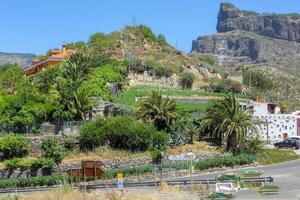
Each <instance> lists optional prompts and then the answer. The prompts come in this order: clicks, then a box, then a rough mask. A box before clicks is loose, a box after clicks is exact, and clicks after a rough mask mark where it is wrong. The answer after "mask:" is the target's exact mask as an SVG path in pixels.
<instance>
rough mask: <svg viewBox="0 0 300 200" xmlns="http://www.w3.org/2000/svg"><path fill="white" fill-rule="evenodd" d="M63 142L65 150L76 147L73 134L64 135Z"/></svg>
mask: <svg viewBox="0 0 300 200" xmlns="http://www.w3.org/2000/svg"><path fill="white" fill-rule="evenodd" d="M64 142H65V143H64V147H65V148H66V149H67V150H73V149H74V148H75V147H76V137H74V136H67V137H65V139H64Z"/></svg>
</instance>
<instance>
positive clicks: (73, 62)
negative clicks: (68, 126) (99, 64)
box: [57, 53, 95, 120]
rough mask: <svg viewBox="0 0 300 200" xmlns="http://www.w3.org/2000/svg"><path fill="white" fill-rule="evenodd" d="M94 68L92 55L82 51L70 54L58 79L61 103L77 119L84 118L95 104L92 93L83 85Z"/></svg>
mask: <svg viewBox="0 0 300 200" xmlns="http://www.w3.org/2000/svg"><path fill="white" fill-rule="evenodd" d="M92 68H93V64H92V60H91V57H90V56H87V55H84V54H82V53H75V54H72V55H70V57H69V59H68V60H67V61H66V63H64V64H63V65H62V67H61V70H62V77H61V78H60V79H58V84H57V91H58V92H59V95H60V103H61V105H62V106H63V107H64V110H65V111H67V112H68V113H71V117H73V118H74V119H76V120H83V119H84V116H85V114H86V113H87V112H88V111H89V110H90V109H91V108H92V107H93V105H94V104H95V99H94V97H93V96H92V93H91V92H90V91H89V90H88V88H86V87H83V86H82V83H83V82H84V81H85V80H86V79H87V76H88V74H89V72H90V71H91V69H92Z"/></svg>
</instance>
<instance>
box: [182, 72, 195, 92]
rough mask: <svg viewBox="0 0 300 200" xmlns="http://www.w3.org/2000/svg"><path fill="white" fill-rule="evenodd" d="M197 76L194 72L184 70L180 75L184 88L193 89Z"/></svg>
mask: <svg viewBox="0 0 300 200" xmlns="http://www.w3.org/2000/svg"><path fill="white" fill-rule="evenodd" d="M195 79H196V77H195V75H194V74H192V73H189V72H184V73H182V74H181V75H180V85H181V88H182V89H185V90H186V89H191V88H192V87H193V83H194V81H195Z"/></svg>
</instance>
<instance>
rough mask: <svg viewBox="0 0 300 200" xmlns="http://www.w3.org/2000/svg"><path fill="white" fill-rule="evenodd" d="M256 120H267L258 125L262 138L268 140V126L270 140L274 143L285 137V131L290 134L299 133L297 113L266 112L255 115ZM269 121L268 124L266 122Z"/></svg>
mask: <svg viewBox="0 0 300 200" xmlns="http://www.w3.org/2000/svg"><path fill="white" fill-rule="evenodd" d="M253 117H254V119H255V120H258V121H260V122H265V124H262V123H261V124H260V125H258V126H257V127H258V129H259V131H260V133H259V134H260V135H261V136H262V139H263V140H265V141H267V126H268V129H269V130H268V135H269V141H271V142H272V143H274V142H276V141H280V140H282V139H283V133H287V134H288V137H289V136H296V135H297V115H293V114H264V115H253ZM267 122H268V124H266V123H267Z"/></svg>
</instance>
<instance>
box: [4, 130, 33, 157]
mask: <svg viewBox="0 0 300 200" xmlns="http://www.w3.org/2000/svg"><path fill="white" fill-rule="evenodd" d="M28 151H29V139H28V138H26V137H24V136H19V135H16V136H15V135H5V136H3V137H0V160H6V159H11V158H14V157H23V156H25V155H26V154H27V153H28Z"/></svg>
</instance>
